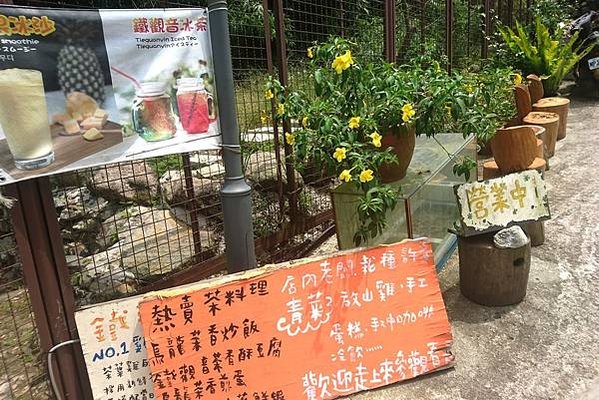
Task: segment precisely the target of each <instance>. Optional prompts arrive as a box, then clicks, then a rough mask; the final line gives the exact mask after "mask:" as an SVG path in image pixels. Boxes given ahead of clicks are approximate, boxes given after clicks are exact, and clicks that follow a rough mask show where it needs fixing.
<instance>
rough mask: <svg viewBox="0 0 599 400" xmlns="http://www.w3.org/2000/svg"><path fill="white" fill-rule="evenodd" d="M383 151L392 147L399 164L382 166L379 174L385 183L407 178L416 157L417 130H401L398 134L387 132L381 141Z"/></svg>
mask: <svg viewBox="0 0 599 400" xmlns="http://www.w3.org/2000/svg"><path fill="white" fill-rule="evenodd" d="M381 144H382V146H381V149H386V148H388V147H391V148H392V149H393V153H394V154H395V155H396V156H397V161H398V163H397V164H396V163H389V164H385V165H382V166H381V168H380V170H379V172H380V174H381V180H382V181H383V182H384V183H389V182H395V181H398V180H400V179H403V178H405V176H406V173H407V172H408V167H409V166H410V162H411V161H412V156H413V155H414V147H415V146H416V129H415V128H409V129H400V130H399V131H398V132H392V131H389V132H387V133H386V134H385V135H384V136H383V139H382V140H381Z"/></svg>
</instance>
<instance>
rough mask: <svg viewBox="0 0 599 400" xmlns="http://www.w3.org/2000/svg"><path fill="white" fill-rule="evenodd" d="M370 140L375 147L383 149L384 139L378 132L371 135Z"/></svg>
mask: <svg viewBox="0 0 599 400" xmlns="http://www.w3.org/2000/svg"><path fill="white" fill-rule="evenodd" d="M370 138H371V139H372V144H373V145H374V147H381V139H382V138H383V137H382V136H381V135H380V134H379V133H378V132H374V133H371V134H370Z"/></svg>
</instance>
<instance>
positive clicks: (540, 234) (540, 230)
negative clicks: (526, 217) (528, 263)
mask: <svg viewBox="0 0 599 400" xmlns="http://www.w3.org/2000/svg"><path fill="white" fill-rule="evenodd" d="M519 225H520V227H521V228H522V230H523V231H524V232H525V233H526V234H527V235H528V237H530V245H531V246H532V247H537V246H540V245H542V244H543V243H545V222H543V221H535V222H525V223H522V224H519Z"/></svg>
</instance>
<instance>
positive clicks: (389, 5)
mask: <svg viewBox="0 0 599 400" xmlns="http://www.w3.org/2000/svg"><path fill="white" fill-rule="evenodd" d="M384 21H385V37H384V40H385V59H386V60H387V61H388V62H395V22H396V21H395V0H385V19H384Z"/></svg>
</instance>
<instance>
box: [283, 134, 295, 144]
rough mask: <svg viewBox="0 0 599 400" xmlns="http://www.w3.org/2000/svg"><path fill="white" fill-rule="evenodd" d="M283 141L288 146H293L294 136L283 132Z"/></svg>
mask: <svg viewBox="0 0 599 400" xmlns="http://www.w3.org/2000/svg"><path fill="white" fill-rule="evenodd" d="M285 141H286V142H287V144H288V145H290V146H293V144H294V143H295V135H294V134H293V133H289V132H285Z"/></svg>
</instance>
